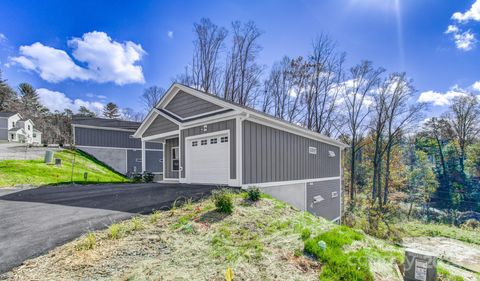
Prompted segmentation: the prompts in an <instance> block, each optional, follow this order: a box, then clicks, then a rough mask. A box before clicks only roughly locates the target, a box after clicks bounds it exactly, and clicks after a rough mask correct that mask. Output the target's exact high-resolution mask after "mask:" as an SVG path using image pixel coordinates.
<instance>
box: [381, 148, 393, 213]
mask: <svg viewBox="0 0 480 281" xmlns="http://www.w3.org/2000/svg"><path fill="white" fill-rule="evenodd" d="M391 153H392V144H391V143H389V144H388V146H387V159H386V163H385V188H384V191H383V204H384V205H386V204H387V202H388V188H389V183H390V156H391Z"/></svg>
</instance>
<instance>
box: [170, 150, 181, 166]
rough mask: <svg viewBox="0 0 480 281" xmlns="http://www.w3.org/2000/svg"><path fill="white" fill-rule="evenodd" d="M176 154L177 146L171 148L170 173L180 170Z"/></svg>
mask: <svg viewBox="0 0 480 281" xmlns="http://www.w3.org/2000/svg"><path fill="white" fill-rule="evenodd" d="M178 152H179V149H178V146H176V147H172V155H171V156H172V168H171V170H172V172H178V171H179V170H180V158H179V155H178Z"/></svg>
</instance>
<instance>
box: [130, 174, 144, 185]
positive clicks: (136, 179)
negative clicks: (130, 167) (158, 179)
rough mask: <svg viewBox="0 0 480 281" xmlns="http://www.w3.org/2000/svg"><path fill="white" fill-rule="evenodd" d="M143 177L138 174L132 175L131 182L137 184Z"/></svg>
mask: <svg viewBox="0 0 480 281" xmlns="http://www.w3.org/2000/svg"><path fill="white" fill-rule="evenodd" d="M142 179H143V176H142V174H140V173H133V174H132V182H135V183H139V182H142Z"/></svg>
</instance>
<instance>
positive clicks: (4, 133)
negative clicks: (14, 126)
mask: <svg viewBox="0 0 480 281" xmlns="http://www.w3.org/2000/svg"><path fill="white" fill-rule="evenodd" d="M2 140H3V141H7V140H8V130H7V129H0V141H2Z"/></svg>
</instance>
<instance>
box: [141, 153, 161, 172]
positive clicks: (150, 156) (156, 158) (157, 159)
mask: <svg viewBox="0 0 480 281" xmlns="http://www.w3.org/2000/svg"><path fill="white" fill-rule="evenodd" d="M145 157H146V158H147V160H146V163H147V166H146V169H147V171H149V172H152V173H160V172H163V151H154V150H147V151H146V153H145Z"/></svg>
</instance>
